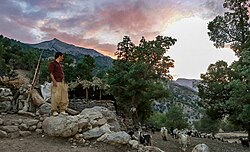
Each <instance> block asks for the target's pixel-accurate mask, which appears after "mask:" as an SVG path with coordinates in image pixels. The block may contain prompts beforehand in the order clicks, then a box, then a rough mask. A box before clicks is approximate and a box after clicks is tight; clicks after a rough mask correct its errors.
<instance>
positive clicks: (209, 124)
mask: <svg viewBox="0 0 250 152" xmlns="http://www.w3.org/2000/svg"><path fill="white" fill-rule="evenodd" d="M219 123H220V120H214V119H211V117H210V116H208V115H206V114H205V115H204V116H203V117H202V118H201V120H199V121H196V122H194V126H195V128H196V129H197V130H199V131H202V132H206V133H211V132H213V133H215V132H218V130H219Z"/></svg>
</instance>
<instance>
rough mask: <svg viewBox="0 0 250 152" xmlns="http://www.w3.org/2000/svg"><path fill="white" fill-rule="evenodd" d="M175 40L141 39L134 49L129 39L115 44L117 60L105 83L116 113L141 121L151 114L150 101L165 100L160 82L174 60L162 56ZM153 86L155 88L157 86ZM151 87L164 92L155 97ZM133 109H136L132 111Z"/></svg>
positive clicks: (163, 38)
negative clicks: (112, 97)
mask: <svg viewBox="0 0 250 152" xmlns="http://www.w3.org/2000/svg"><path fill="white" fill-rule="evenodd" d="M175 42H176V39H173V38H171V37H163V36H157V37H156V39H155V40H152V41H146V40H145V38H144V37H142V39H141V41H140V43H139V45H138V46H136V45H135V44H134V43H133V42H132V41H131V40H130V38H129V37H128V36H125V37H124V38H123V41H122V42H120V43H118V47H117V52H116V53H115V55H116V56H117V60H115V61H114V62H113V67H112V69H111V70H110V71H109V72H108V84H109V85H110V91H111V93H112V94H113V95H114V96H115V97H116V100H117V105H118V110H120V111H123V112H124V113H125V114H126V115H127V116H130V117H132V118H133V119H134V122H138V121H140V122H143V120H145V119H146V118H149V115H150V114H151V113H152V109H151V103H152V99H157V98H162V97H166V95H167V91H166V88H164V84H163V83H159V82H160V81H161V80H163V79H164V80H168V79H171V78H172V77H171V76H170V75H169V68H171V67H173V62H174V61H173V60H172V59H170V57H169V56H164V55H165V53H166V52H167V50H168V49H169V47H170V46H172V45H174V43H175ZM156 85H158V86H157V87H156ZM152 88H155V89H158V90H161V91H165V93H162V92H161V94H158V95H161V96H156V95H155V94H154V93H156V92H157V91H156V90H155V91H154V92H152ZM135 109H136V110H135Z"/></svg>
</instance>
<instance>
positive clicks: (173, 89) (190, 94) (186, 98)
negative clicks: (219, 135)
mask: <svg viewBox="0 0 250 152" xmlns="http://www.w3.org/2000/svg"><path fill="white" fill-rule="evenodd" d="M199 81H200V80H195V79H179V80H176V81H170V82H169V84H168V88H169V91H170V97H169V98H167V99H162V100H158V101H154V102H153V110H154V111H158V112H161V113H164V112H167V111H168V110H169V108H170V106H171V105H172V104H174V105H177V106H180V107H182V108H183V113H184V114H185V115H186V118H188V122H189V123H190V124H192V123H193V121H197V120H199V119H200V118H201V117H202V111H203V109H202V108H201V107H200V106H199V102H200V98H199V96H198V90H196V89H197V88H195V87H194V86H192V85H191V84H192V83H191V82H199ZM190 85H191V86H190Z"/></svg>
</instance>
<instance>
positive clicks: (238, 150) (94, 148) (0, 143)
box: [0, 114, 250, 152]
mask: <svg viewBox="0 0 250 152" xmlns="http://www.w3.org/2000/svg"><path fill="white" fill-rule="evenodd" d="M2 118H3V119H4V120H5V121H8V120H11V119H20V118H21V119H25V116H20V115H9V114H8V115H5V116H4V117H2ZM227 136H228V135H227ZM200 143H205V144H207V145H208V147H209V148H210V152H250V148H245V147H242V145H241V144H239V143H228V142H221V141H217V140H212V139H206V138H194V137H192V138H191V145H189V146H188V148H187V151H186V152H191V151H192V149H193V148H194V147H195V145H197V144H200ZM152 145H153V146H156V147H159V148H160V149H162V150H164V151H165V152H181V149H180V144H179V142H178V141H177V140H176V139H173V138H170V139H169V140H168V141H163V140H162V138H161V135H160V133H159V132H156V133H155V134H152ZM135 151H136V150H132V149H131V148H130V147H129V146H123V145H119V146H117V145H109V144H106V143H103V142H94V141H91V142H90V144H89V145H87V144H82V143H81V144H79V143H76V144H75V145H74V144H73V143H72V142H69V139H66V138H59V137H49V136H47V135H44V134H37V133H32V135H30V136H27V137H18V138H13V139H11V138H0V152H135Z"/></svg>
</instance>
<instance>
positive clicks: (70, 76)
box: [63, 54, 75, 82]
mask: <svg viewBox="0 0 250 152" xmlns="http://www.w3.org/2000/svg"><path fill="white" fill-rule="evenodd" d="M63 65H64V67H63V70H64V75H65V81H67V82H72V81H73V80H75V77H74V71H75V63H74V59H73V57H72V56H71V55H69V54H65V55H64V59H63Z"/></svg>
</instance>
